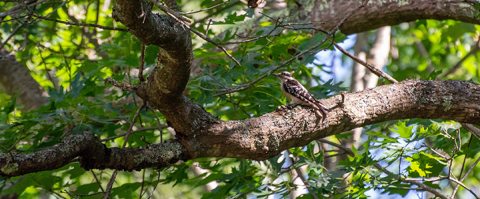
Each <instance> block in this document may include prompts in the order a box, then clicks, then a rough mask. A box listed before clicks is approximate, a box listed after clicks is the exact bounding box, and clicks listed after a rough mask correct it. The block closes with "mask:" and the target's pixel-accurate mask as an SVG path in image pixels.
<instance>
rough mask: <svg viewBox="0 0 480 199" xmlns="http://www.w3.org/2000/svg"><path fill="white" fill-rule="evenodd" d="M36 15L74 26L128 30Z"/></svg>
mask: <svg viewBox="0 0 480 199" xmlns="http://www.w3.org/2000/svg"><path fill="white" fill-rule="evenodd" d="M34 16H35V17H37V18H40V19H44V20H47V21H53V22H58V23H63V24H67V25H72V26H88V27H96V28H101V29H104V30H118V31H122V32H128V30H127V29H123V28H113V27H108V26H101V25H95V24H89V23H76V22H68V21H60V20H56V19H51V18H47V17H44V16H41V15H37V14H34Z"/></svg>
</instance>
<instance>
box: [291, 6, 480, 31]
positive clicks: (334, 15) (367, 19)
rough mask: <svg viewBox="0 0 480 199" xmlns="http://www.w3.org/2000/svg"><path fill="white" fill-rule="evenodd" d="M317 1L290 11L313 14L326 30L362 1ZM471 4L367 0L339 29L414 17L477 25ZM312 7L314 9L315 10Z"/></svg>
mask: <svg viewBox="0 0 480 199" xmlns="http://www.w3.org/2000/svg"><path fill="white" fill-rule="evenodd" d="M317 1H318V4H319V6H317V7H315V8H313V9H311V8H306V7H305V8H303V9H291V10H292V11H293V12H295V13H296V15H298V16H300V17H301V16H311V15H312V14H315V16H314V17H313V19H312V21H317V22H318V21H321V22H325V23H324V24H319V28H321V29H327V30H329V29H331V28H333V26H334V25H335V24H336V23H337V22H339V21H340V20H341V19H342V16H345V15H346V14H347V13H349V12H350V11H351V10H352V9H353V8H355V7H356V6H357V5H359V4H361V2H362V1H350V0H327V1H320V0H317ZM475 3H478V1H451V0H429V1H415V0H407V1H396V0H386V1H385V0H369V1H368V3H367V5H366V6H365V7H364V8H363V9H360V10H359V11H358V12H356V13H355V14H354V15H353V16H352V17H350V18H349V19H348V20H347V21H346V22H345V25H344V26H342V27H341V28H340V30H341V31H342V32H343V33H344V34H347V35H348V34H353V33H359V32H364V31H367V30H373V29H377V28H380V27H382V26H390V25H397V24H400V23H402V22H409V21H415V20H418V19H437V20H446V19H453V20H457V21H462V22H466V23H473V24H480V20H479V18H478V17H477V16H478V13H479V11H478V9H476V8H475ZM307 9H310V10H307ZM314 9H317V10H316V12H315V11H314ZM295 13H290V15H291V16H292V15H295Z"/></svg>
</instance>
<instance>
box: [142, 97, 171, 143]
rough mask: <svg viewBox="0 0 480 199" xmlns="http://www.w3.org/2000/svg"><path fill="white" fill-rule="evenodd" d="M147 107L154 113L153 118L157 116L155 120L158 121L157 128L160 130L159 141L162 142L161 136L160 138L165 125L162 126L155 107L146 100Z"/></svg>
mask: <svg viewBox="0 0 480 199" xmlns="http://www.w3.org/2000/svg"><path fill="white" fill-rule="evenodd" d="M147 108H148V109H150V110H151V111H152V112H153V114H155V118H157V122H158V130H159V131H160V143H162V142H163V138H162V129H163V128H166V126H162V125H161V124H160V119H158V115H157V112H155V109H153V108H152V107H151V106H150V105H148V102H147Z"/></svg>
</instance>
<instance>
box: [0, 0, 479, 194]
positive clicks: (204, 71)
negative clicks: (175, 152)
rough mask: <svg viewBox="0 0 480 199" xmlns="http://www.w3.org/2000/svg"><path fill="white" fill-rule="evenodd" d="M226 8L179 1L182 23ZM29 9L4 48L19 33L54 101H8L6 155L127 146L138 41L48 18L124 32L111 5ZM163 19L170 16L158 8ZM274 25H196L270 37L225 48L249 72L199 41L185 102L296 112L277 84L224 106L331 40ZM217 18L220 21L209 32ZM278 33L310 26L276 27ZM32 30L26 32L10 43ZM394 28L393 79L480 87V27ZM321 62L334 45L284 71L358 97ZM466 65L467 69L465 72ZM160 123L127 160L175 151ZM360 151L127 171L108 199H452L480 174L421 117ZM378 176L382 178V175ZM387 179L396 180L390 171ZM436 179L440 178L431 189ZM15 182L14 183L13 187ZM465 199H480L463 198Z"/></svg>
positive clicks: (27, 189)
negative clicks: (74, 141) (433, 195)
mask: <svg viewBox="0 0 480 199" xmlns="http://www.w3.org/2000/svg"><path fill="white" fill-rule="evenodd" d="M218 3H219V2H218V1H210V0H208V1H182V2H178V4H179V6H180V10H181V11H184V12H186V11H190V10H199V9H204V8H210V7H212V6H214V5H217V4H218ZM286 3H287V5H288V6H293V5H295V2H292V1H286ZM0 5H1V6H0V13H2V12H6V11H7V10H10V9H12V8H13V7H14V6H16V5H18V4H17V3H16V2H8V1H1V2H0ZM288 6H287V7H288ZM30 8H31V9H32V10H33V12H35V13H36V14H34V15H33V17H30V16H28V13H29V11H28V10H24V11H23V12H20V13H16V14H15V15H8V16H6V17H5V18H4V19H3V21H2V22H1V28H0V32H1V34H2V41H4V40H5V39H6V38H7V37H8V36H9V35H11V34H13V37H12V38H11V39H9V40H8V42H7V43H6V45H5V46H4V47H3V48H4V49H5V50H7V51H8V52H14V55H15V56H16V58H17V61H18V62H20V63H22V64H23V65H24V66H25V67H27V68H28V69H29V70H30V74H31V75H32V77H33V78H34V79H35V80H36V81H37V82H38V83H39V84H40V85H41V86H42V87H43V89H45V91H46V92H48V96H49V97H48V99H47V100H46V103H45V104H44V105H43V106H41V107H40V108H39V109H36V110H22V104H20V103H17V96H16V95H8V94H6V93H5V92H1V91H0V110H1V112H0V121H1V122H0V125H1V126H0V148H1V150H2V152H3V153H7V154H8V153H11V152H15V153H23V154H28V153H31V152H34V151H38V150H41V149H42V148H46V147H50V146H53V145H55V144H58V143H59V142H61V141H62V140H64V139H65V138H66V137H67V136H68V135H71V134H77V133H79V132H84V131H89V132H92V133H94V134H95V135H96V136H98V138H100V139H103V142H104V143H105V144H106V145H107V147H120V146H122V145H123V144H124V141H125V140H124V137H123V136H117V135H119V134H122V133H123V135H124V134H125V133H126V132H127V131H128V128H129V127H130V122H131V121H132V120H133V117H134V115H135V113H136V111H137V109H138V107H139V106H140V105H141V104H142V103H143V102H142V100H141V99H140V98H138V96H136V95H135V94H134V93H132V92H122V91H121V90H120V89H118V88H115V87H112V86H111V85H108V84H105V83H104V79H105V78H107V77H112V78H113V79H115V80H117V81H119V82H124V83H128V84H130V85H137V84H139V83H140V81H139V79H138V77H137V74H138V70H136V68H137V67H138V66H139V64H140V55H141V47H142V44H141V42H140V41H139V40H138V39H137V38H136V37H135V36H133V35H131V34H130V33H128V32H126V31H122V30H107V29H103V28H98V27H93V26H83V25H68V24H64V23H60V22H56V21H52V20H46V19H42V18H40V17H38V16H46V17H47V18H49V19H54V20H58V21H63V22H75V23H76V22H78V23H87V24H99V25H102V26H109V27H117V28H119V29H126V27H125V26H123V25H122V24H121V23H118V22H115V21H114V20H113V18H112V17H111V13H112V6H109V3H107V2H104V1H82V0H76V1H67V2H59V1H50V0H47V1H44V2H43V3H41V4H38V5H36V6H32V7H30ZM153 11H154V12H161V11H159V9H158V8H156V7H155V6H154V7H153ZM263 12H264V13H265V14H266V15H268V17H265V16H264V15H260V14H257V13H254V9H249V8H247V7H246V5H245V4H243V3H241V2H240V1H231V2H228V3H226V4H224V5H221V6H219V7H217V8H215V9H210V10H207V11H204V12H200V13H198V14H191V15H186V16H188V17H190V18H192V19H193V20H194V24H193V25H192V26H191V27H192V29H195V30H197V31H199V32H202V33H205V32H207V29H208V34H206V35H207V36H208V37H209V38H213V39H214V40H215V41H216V42H217V43H222V42H232V41H239V40H240V39H239V38H254V37H258V36H262V35H267V34H270V36H268V37H262V38H259V39H257V40H254V41H252V42H247V43H240V44H229V45H226V48H227V49H228V51H229V53H230V54H231V55H232V56H233V57H234V58H235V59H236V60H238V61H239V62H240V64H241V65H240V66H238V65H236V64H235V62H234V61H233V60H232V59H230V58H229V57H227V56H226V55H225V53H224V52H222V51H221V50H219V49H218V48H216V46H215V45H213V44H211V43H208V42H206V41H205V40H203V39H201V38H199V37H197V36H192V39H193V47H194V49H193V53H194V56H195V59H198V62H196V63H195V64H194V66H193V67H192V71H191V72H192V74H191V77H190V80H189V83H188V85H187V88H186V91H185V92H184V94H185V95H187V96H188V97H189V98H190V99H192V100H194V101H195V102H196V103H197V104H199V105H201V106H202V107H203V108H205V109H206V110H207V111H208V112H210V113H212V114H213V115H215V116H218V117H219V118H220V119H222V120H242V119H247V118H250V117H257V116H261V115H263V114H266V113H269V112H272V111H274V110H276V109H277V107H278V106H280V105H284V104H287V100H286V99H285V97H284V96H283V94H282V93H281V92H280V88H279V81H278V80H277V79H276V78H275V77H273V76H272V77H266V78H264V79H262V80H260V81H259V82H257V83H256V84H253V85H252V86H251V87H250V88H248V89H246V90H243V91H240V92H235V93H230V94H223V95H219V96H217V94H219V93H222V90H223V89H225V88H231V87H236V86H241V85H244V84H246V83H249V82H252V81H254V80H256V79H258V78H259V77H260V76H262V75H263V74H265V73H266V72H268V71H269V70H271V69H272V68H273V67H275V66H278V65H280V64H282V63H284V62H285V61H286V60H289V59H291V58H292V57H294V56H295V55H297V54H298V53H299V52H301V51H304V50H306V49H308V48H310V47H311V46H313V45H314V44H317V43H319V42H320V41H322V40H323V39H325V37H326V34H325V33H324V32H321V31H315V30H314V28H313V27H314V26H313V25H312V24H309V23H308V22H307V21H302V20H294V21H289V20H290V19H289V18H288V17H285V15H286V14H287V12H286V11H285V10H280V11H269V10H263ZM26 16H28V17H26ZM210 19H213V20H212V21H209V20H210ZM276 19H279V20H276ZM281 23H283V24H287V23H298V24H300V25H290V26H279V25H280V24H281ZM21 24H23V25H22V27H21V28H20V29H19V30H18V31H16V32H15V33H13V32H12V31H13V30H14V29H15V28H16V27H18V26H20V25H21ZM391 28H392V35H391V38H392V42H391V43H392V45H391V49H392V52H395V54H396V56H390V57H389V60H388V62H387V65H386V68H385V69H384V71H385V72H386V73H388V74H390V75H391V76H392V77H394V78H395V79H396V80H398V81H402V80H405V79H407V78H413V79H436V78H437V76H439V75H440V77H441V78H443V79H458V80H467V81H473V82H476V83H478V82H479V77H480V66H479V63H478V59H479V58H480V57H479V56H480V53H478V52H477V51H478V43H477V42H478V40H479V38H478V32H479V31H480V27H479V26H477V25H473V24H468V23H463V22H458V21H453V20H449V21H437V20H418V21H415V22H411V23H402V24H400V25H397V26H392V27H391ZM372 33H373V31H372ZM192 35H193V34H192ZM345 39H346V36H345V35H343V34H342V33H341V32H337V33H336V34H335V36H334V40H335V41H336V42H339V43H341V42H342V41H344V40H345ZM374 42H375V37H374V36H373V34H371V37H369V40H368V44H369V45H372V44H373V43H374ZM416 42H417V44H418V43H419V44H420V45H423V46H424V48H425V49H426V51H427V54H422V53H420V51H419V48H418V45H416ZM320 50H333V47H332V45H331V43H330V42H326V43H325V44H324V45H322V46H321V47H319V48H317V49H315V50H313V51H311V52H309V53H307V54H305V55H304V56H302V57H301V58H300V59H295V60H294V61H292V62H291V63H289V64H288V65H287V66H285V67H283V68H281V69H280V70H288V71H295V73H294V77H295V78H296V79H298V80H300V81H301V83H302V84H304V85H306V87H307V88H309V90H310V91H311V92H312V93H313V94H314V95H315V96H316V97H317V98H327V97H329V96H333V95H336V94H339V93H340V92H341V91H348V90H349V88H348V85H346V84H345V83H344V82H345V81H347V82H350V80H349V77H347V78H345V79H335V80H328V81H325V82H322V81H321V79H320V77H319V76H320V75H321V74H323V75H326V76H329V77H331V75H332V74H334V73H335V70H333V66H332V65H330V64H328V65H315V64H311V63H313V62H314V60H315V59H316V58H315V53H316V52H318V51H320ZM158 51H159V47H158V46H154V45H150V46H147V47H146V50H145V72H144V74H145V76H148V74H149V72H151V71H152V70H153V68H154V67H155V59H156V56H157V53H158ZM470 52H472V53H470ZM468 53H470V54H468ZM467 54H468V55H467ZM465 56H468V57H466V59H465V60H462V58H464V57H465ZM341 60H343V63H351V62H350V61H347V60H349V58H347V57H346V56H343V57H342V58H341ZM460 60H462V63H461V65H460V66H459V68H458V70H454V71H452V72H449V73H448V74H447V71H448V70H449V69H451V68H452V66H454V65H455V64H457V63H458V62H459V61H460ZM337 61H338V60H337ZM350 67H351V66H349V65H348V64H343V65H342V67H338V66H337V68H336V70H342V71H349V70H350ZM348 73H349V72H348ZM445 74H447V75H445ZM0 75H6V74H0ZM442 75H443V76H442ZM323 79H325V78H323ZM380 83H381V81H379V84H380ZM312 85H321V86H312ZM157 114H158V119H159V120H160V124H161V126H160V127H158V122H157V117H156V116H155V114H154V113H153V112H152V111H151V110H146V109H142V110H141V111H140V115H139V118H138V120H137V122H136V123H135V124H134V129H133V130H134V133H133V134H131V135H130V136H129V139H128V144H127V146H128V147H142V146H147V145H149V144H151V143H158V142H160V141H161V140H163V141H165V140H169V139H174V138H175V136H174V131H173V129H171V128H168V125H167V122H166V120H165V118H164V117H163V116H162V114H161V113H160V112H157ZM158 128H160V129H161V130H160V131H159V130H158ZM349 135H351V133H348V132H346V133H343V134H339V135H336V136H331V137H328V138H326V139H327V140H329V141H330V142H334V143H340V142H341V140H342V139H344V138H347V137H348V136H349ZM358 142H361V144H360V147H358V148H355V147H353V148H351V149H350V150H347V151H345V150H342V149H340V148H336V147H333V146H330V147H329V148H327V149H323V150H320V148H319V146H320V143H321V142H317V141H314V142H311V143H310V144H308V145H307V146H305V147H301V148H291V149H290V150H288V151H285V152H284V153H282V154H279V155H277V156H276V157H274V158H271V159H269V160H266V161H253V160H248V159H229V158H200V159H195V160H190V161H186V162H183V161H179V162H178V163H177V164H174V165H172V166H170V167H167V168H148V169H143V170H142V171H133V172H119V174H118V176H117V177H116V179H115V183H114V186H113V189H112V190H111V196H112V197H113V198H149V197H150V196H152V197H155V198H200V197H203V198H227V197H231V198H242V197H247V196H248V198H255V197H256V198H266V197H268V196H271V195H277V196H282V197H283V196H285V197H287V196H288V195H289V194H291V192H292V191H298V190H302V189H305V187H308V190H309V192H310V193H314V194H316V196H317V197H320V198H322V197H328V196H334V198H344V197H347V198H350V197H351V198H365V197H368V196H374V195H378V194H392V195H397V196H406V195H407V194H409V193H410V194H423V193H424V191H425V189H423V188H419V187H418V186H417V185H414V184H412V183H409V182H407V181H404V179H406V178H415V179H418V181H419V182H422V183H423V184H425V185H427V186H429V187H432V188H434V189H438V190H441V191H443V192H444V193H445V194H447V195H449V194H450V193H451V191H452V190H453V189H454V187H455V186H456V185H457V184H456V183H455V182H452V181H450V180H448V179H443V178H444V177H445V176H449V175H452V177H454V178H455V176H456V179H460V178H461V177H463V175H464V174H465V173H466V172H467V170H469V169H471V166H472V165H476V162H475V161H476V160H477V158H478V157H479V155H478V152H479V150H480V142H479V138H478V137H475V136H474V134H472V133H470V132H469V131H467V130H466V129H464V128H462V127H461V125H460V124H459V123H456V122H454V121H441V120H428V119H415V118H412V119H406V120H401V121H389V122H384V123H379V124H374V125H369V126H366V127H364V134H363V136H362V139H361V140H358ZM348 147H350V146H348ZM344 153H346V154H349V156H348V158H347V159H346V160H343V161H339V162H337V163H338V166H337V167H336V168H335V169H326V168H325V167H324V166H322V165H323V164H324V160H325V159H326V158H328V160H329V161H335V160H336V159H335V157H336V156H338V155H340V154H344ZM378 165H380V166H381V168H380V169H379V168H378ZM195 167H200V168H202V169H203V170H202V171H203V172H200V173H199V172H198V171H197V170H195ZM296 168H300V169H296ZM383 169H387V170H388V171H389V172H388V173H387V172H384V171H383ZM472 169H473V170H472V171H470V172H469V175H468V176H467V177H466V180H464V181H463V184H465V185H466V186H468V187H470V188H474V187H475V186H478V174H479V172H480V170H479V169H478V168H475V167H472ZM112 172H113V171H111V170H92V171H86V170H84V169H83V168H82V167H80V164H79V163H78V162H77V161H75V160H74V161H72V162H71V163H70V164H68V165H66V166H64V167H62V168H60V169H57V170H53V171H43V172H38V173H31V174H27V175H24V176H19V177H13V178H9V179H7V178H3V177H0V181H1V182H0V186H1V187H2V188H3V189H2V194H12V193H16V194H18V195H19V196H20V197H21V198H37V197H40V195H43V194H51V195H53V196H54V197H58V198H61V197H73V198H77V197H81V198H101V197H103V191H105V189H106V185H107V183H108V181H109V180H110V179H111V174H112ZM298 172H301V175H302V174H303V175H304V177H305V178H306V181H305V182H304V183H306V185H298V183H294V182H293V181H294V180H295V175H296V174H294V173H298ZM434 177H439V178H442V179H439V180H437V181H429V180H422V178H423V179H431V178H434ZM402 179H403V180H402ZM7 182H15V183H14V185H13V186H11V187H10V188H7V187H8V186H9V185H8V184H9V183H7ZM212 182H214V187H213V190H211V191H209V190H208V188H207V186H206V185H207V184H208V183H212ZM215 183H216V184H215ZM417 189H418V190H417ZM477 189H478V187H477ZM303 193H305V194H303V195H302V196H301V198H312V197H313V196H312V195H310V194H308V193H307V192H306V191H304V192H303ZM459 195H460V196H461V197H463V196H472V195H471V193H470V192H469V191H467V190H465V189H463V188H461V189H460V191H459ZM253 196H255V197H253Z"/></svg>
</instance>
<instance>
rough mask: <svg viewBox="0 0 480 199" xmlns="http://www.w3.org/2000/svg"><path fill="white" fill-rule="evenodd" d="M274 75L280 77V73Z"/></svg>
mask: <svg viewBox="0 0 480 199" xmlns="http://www.w3.org/2000/svg"><path fill="white" fill-rule="evenodd" d="M272 75H275V76H277V77H280V73H273V74H272Z"/></svg>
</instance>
